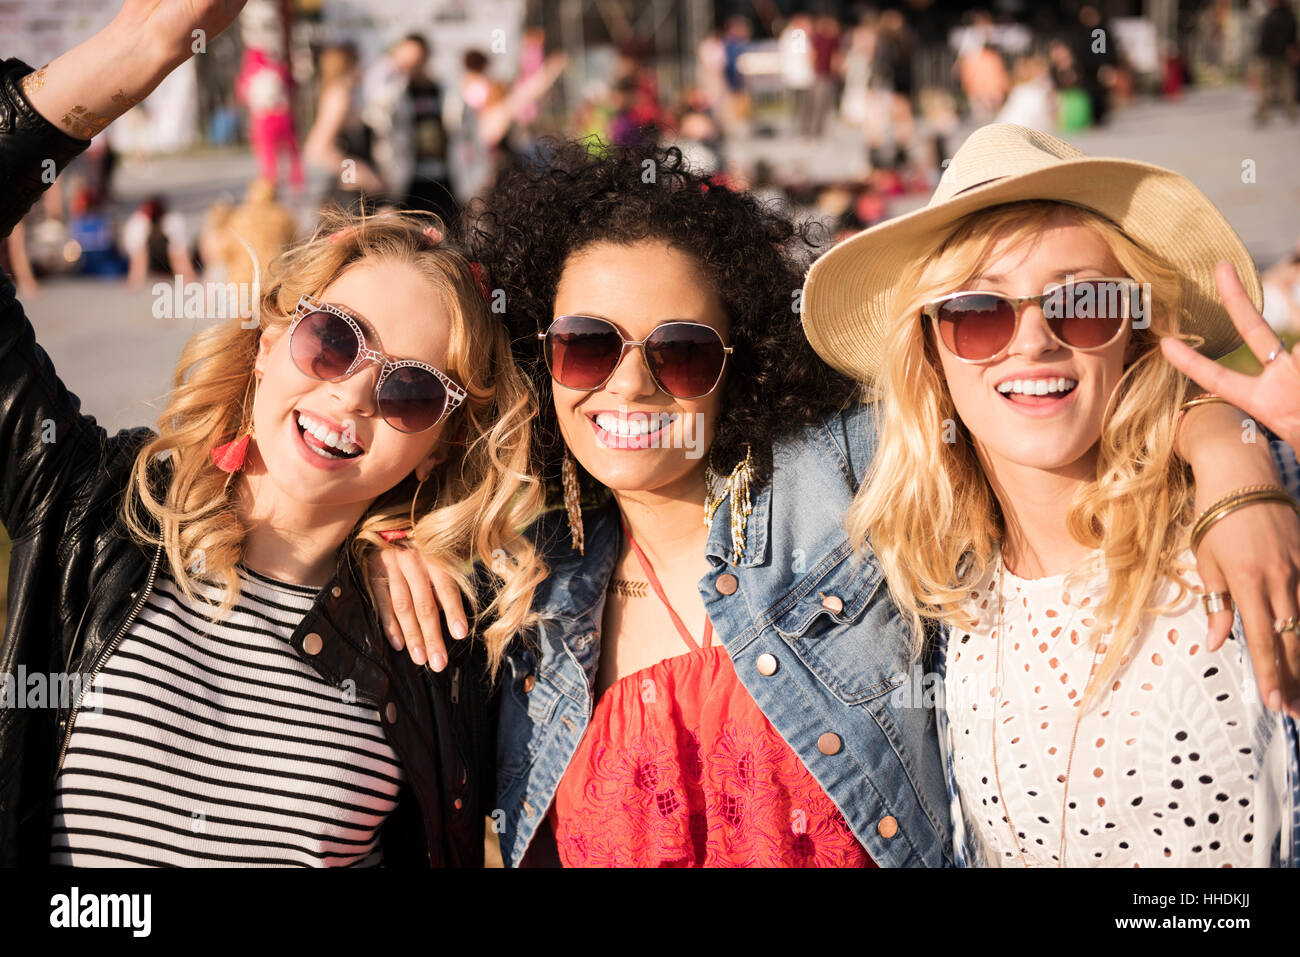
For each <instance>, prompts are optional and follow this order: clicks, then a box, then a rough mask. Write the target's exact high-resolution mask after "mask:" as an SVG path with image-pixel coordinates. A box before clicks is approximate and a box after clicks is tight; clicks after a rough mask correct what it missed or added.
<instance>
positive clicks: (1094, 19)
mask: <svg viewBox="0 0 1300 957" xmlns="http://www.w3.org/2000/svg"><path fill="white" fill-rule="evenodd" d="M1073 39H1074V44H1073V46H1074V61H1075V64H1076V66H1077V68H1078V70H1079V85H1080V86H1081V87H1082V89H1083V91H1084V93H1086V94H1087V95H1088V102H1089V105H1090V107H1091V110H1090V112H1091V117H1092V122H1093V123H1094V124H1095V125H1097V126H1104V125H1105V124H1106V121H1107V118H1108V117H1109V116H1110V99H1111V92H1112V91H1113V90H1114V89H1115V87H1116V86H1117V85H1118V84H1119V82H1120V79H1119V77H1120V67H1121V62H1120V56H1119V49H1118V44H1117V37H1116V34H1115V31H1114V30H1113V29H1112V28H1111V26H1110V25H1109V24H1108V23H1105V22H1104V21H1103V20H1102V17H1101V11H1100V10H1098V9H1097V7H1096V6H1094V5H1093V4H1091V3H1085V4H1084V5H1083V6H1082V7H1080V8H1079V25H1078V27H1077V28H1076V29H1075V31H1074V33H1073Z"/></svg>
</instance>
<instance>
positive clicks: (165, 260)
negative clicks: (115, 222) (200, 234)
mask: <svg viewBox="0 0 1300 957" xmlns="http://www.w3.org/2000/svg"><path fill="white" fill-rule="evenodd" d="M188 244H189V237H188V234H187V233H186V229H185V217H184V216H182V215H181V214H180V213H178V212H176V211H175V210H172V209H168V208H167V201H166V200H165V199H163V197H161V196H157V195H155V196H150V197H149V198H148V199H146V200H145V201H144V202H143V203H141V204H140V206H139V207H138V208H137V209H136V211H135V212H133V213H132V214H131V215H130V216H129V217H128V218H127V221H126V222H125V223H124V224H123V226H122V249H123V250H124V251H125V252H126V257H127V275H126V281H127V284H128V285H129V286H131V287H132V288H138V287H139V286H142V285H144V281H145V279H146V278H148V277H149V276H151V275H159V276H168V277H171V276H180V277H181V281H182V282H188V281H189V280H190V279H191V278H193V276H194V274H195V271H196V270H195V269H194V263H193V262H192V261H191V260H190V253H189V249H188Z"/></svg>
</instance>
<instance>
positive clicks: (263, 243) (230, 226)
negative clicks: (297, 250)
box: [221, 179, 298, 284]
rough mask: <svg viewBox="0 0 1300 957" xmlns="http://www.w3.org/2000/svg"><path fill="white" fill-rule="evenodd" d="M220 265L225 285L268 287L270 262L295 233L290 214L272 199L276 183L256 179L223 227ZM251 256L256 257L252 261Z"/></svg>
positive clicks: (290, 243) (296, 228)
mask: <svg viewBox="0 0 1300 957" xmlns="http://www.w3.org/2000/svg"><path fill="white" fill-rule="evenodd" d="M224 232H225V242H224V243H223V244H222V247H221V262H222V264H223V265H224V266H225V273H226V282H235V283H249V284H251V283H252V282H253V280H254V278H257V280H258V282H259V284H268V283H269V280H268V279H267V277H268V276H269V273H270V269H269V267H270V265H271V260H272V259H274V258H275V257H276V256H278V255H280V253H282V252H284V250H285V249H287V248H288V247H289V246H291V245H292V244H293V241H294V239H295V237H296V236H297V233H298V227H297V223H296V222H295V220H294V217H293V214H292V213H291V212H289V210H288V209H286V208H285V207H284V206H281V205H280V204H279V203H278V202H276V199H275V183H273V182H272V181H271V180H267V179H255V180H253V182H252V183H250V184H249V186H248V192H247V193H245V194H244V201H243V202H242V203H240V204H239V205H238V206H236V207H235V209H234V210H233V211H231V214H230V217H229V219H227V220H226V224H225V230H224ZM253 256H256V257H257V258H256V261H254V259H253Z"/></svg>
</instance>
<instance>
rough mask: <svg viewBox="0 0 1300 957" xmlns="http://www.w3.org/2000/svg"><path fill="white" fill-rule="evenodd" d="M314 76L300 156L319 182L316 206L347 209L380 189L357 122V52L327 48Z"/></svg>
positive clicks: (362, 127)
mask: <svg viewBox="0 0 1300 957" xmlns="http://www.w3.org/2000/svg"><path fill="white" fill-rule="evenodd" d="M317 73H318V75H319V77H320V94H319V98H318V99H317V102H316V122H315V123H313V124H312V128H311V131H310V132H309V133H308V134H307V139H306V140H305V142H304V143H303V155H304V156H305V157H306V160H307V164H308V166H309V167H310V168H311V169H312V171H313V172H314V173H315V174H316V176H317V178H318V179H319V180H320V181H321V183H320V185H319V186H318V187H317V189H318V191H319V193H320V195H321V205H322V206H329V205H338V206H341V207H343V208H345V209H346V208H349V207H354V206H356V205H357V204H359V203H361V202H363V201H364V200H365V199H366V198H368V197H370V196H376V195H381V194H382V193H383V192H384V189H385V186H384V181H383V179H382V178H381V177H380V175H379V174H378V173H377V172H376V171H375V168H374V166H373V165H372V161H371V156H370V135H369V133H368V131H367V130H366V125H365V123H363V122H362V120H361V105H360V90H359V86H360V82H361V71H360V68H359V66H358V60H357V51H356V50H355V49H354V48H353V47H352V46H351V45H350V44H339V45H337V46H330V47H326V48H325V49H324V50H322V51H321V54H320V60H319V62H318V64H317Z"/></svg>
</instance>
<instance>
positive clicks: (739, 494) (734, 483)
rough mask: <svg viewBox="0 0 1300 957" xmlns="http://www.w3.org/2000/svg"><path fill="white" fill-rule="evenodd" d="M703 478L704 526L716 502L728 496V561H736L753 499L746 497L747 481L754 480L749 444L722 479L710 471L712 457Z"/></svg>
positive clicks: (710, 523)
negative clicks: (729, 514) (729, 527)
mask: <svg viewBox="0 0 1300 957" xmlns="http://www.w3.org/2000/svg"><path fill="white" fill-rule="evenodd" d="M704 481H705V483H706V484H707V485H708V489H709V490H708V493H707V494H706V495H705V497H704V527H705V528H712V527H713V516H714V514H715V513H716V512H717V511H718V506H719V505H721V504H722V500H723V499H725V498H726V497H727V496H731V563H732V564H733V565H735V564H738V563H739V562H740V559H741V557H742V556H743V555H744V554H745V528H746V526H747V525H748V523H749V515H750V513H751V512H753V511H754V503H753V502H752V501H751V500H750V497H749V489H750V485H751V484H752V483H753V481H754V459H753V455H752V453H751V451H750V448H749V446H745V457H744V458H743V459H742V460H741V461H740V463H739V464H738V465H737V466H736V467H735V468H734V469H732V470H731V474H730V475H729V476H727V478H726V480H725V481H724V480H723V478H722V476H720V475H719V474H718V473H717V472H715V471H714V469H713V463H712V460H710V463H709V467H708V468H707V469H705V472H704Z"/></svg>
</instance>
